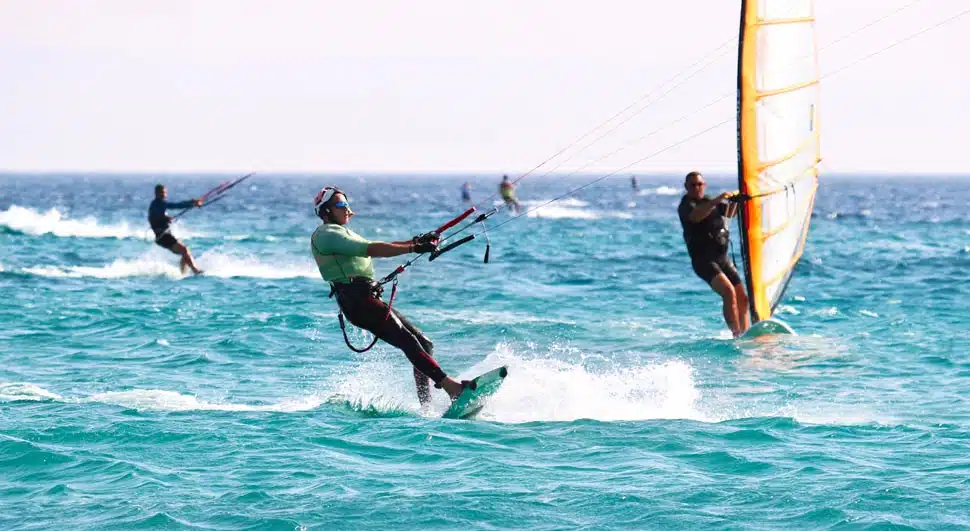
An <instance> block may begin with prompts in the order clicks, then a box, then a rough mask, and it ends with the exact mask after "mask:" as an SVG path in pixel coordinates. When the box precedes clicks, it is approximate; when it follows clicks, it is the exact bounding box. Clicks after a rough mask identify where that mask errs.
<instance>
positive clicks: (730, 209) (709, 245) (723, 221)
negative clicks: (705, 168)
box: [677, 171, 751, 337]
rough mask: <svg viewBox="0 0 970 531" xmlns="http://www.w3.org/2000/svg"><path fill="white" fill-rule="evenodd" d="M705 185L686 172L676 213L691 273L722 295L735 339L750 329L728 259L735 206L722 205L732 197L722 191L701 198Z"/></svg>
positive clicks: (738, 280)
mask: <svg viewBox="0 0 970 531" xmlns="http://www.w3.org/2000/svg"><path fill="white" fill-rule="evenodd" d="M706 186H707V183H706V182H705V181H704V176H703V175H701V174H700V172H696V171H692V172H690V173H688V174H687V177H686V178H685V179H684V188H685V189H686V190H687V193H686V194H684V197H683V198H682V199H681V200H680V206H678V207H677V212H678V214H679V215H680V224H681V227H683V229H684V241H685V242H686V243H687V252H688V254H690V260H691V265H692V266H693V268H694V272H695V273H697V276H699V277H701V278H702V279H703V280H704V282H707V283H708V284H709V285H710V286H711V288H712V289H713V290H714V292H715V293H717V294H718V295H720V296H721V300H722V302H723V312H724V322H725V323H727V325H728V328H730V329H731V333H732V334H734V337H738V336H740V335H741V334H743V333H744V332H745V331H746V330H747V329H748V328H750V326H751V319H750V318H749V316H748V296H747V294H746V293H745V291H744V284H743V283H742V282H741V276H740V275H738V270H737V268H736V267H735V265H734V261H733V260H731V257H730V256H728V243H729V241H730V240H729V239H730V232H729V231H728V222H727V219H728V218H732V217H734V216H735V215H736V214H737V209H738V205H737V203H730V204H726V203H725V202H724V201H725V200H726V199H729V198H730V197H731V196H732V195H733V193H732V192H724V193H722V194H720V195H718V196H717V197H715V198H713V199H712V198H711V197H710V196H706V195H704V189H705V187H706Z"/></svg>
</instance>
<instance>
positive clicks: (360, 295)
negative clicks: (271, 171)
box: [310, 186, 463, 406]
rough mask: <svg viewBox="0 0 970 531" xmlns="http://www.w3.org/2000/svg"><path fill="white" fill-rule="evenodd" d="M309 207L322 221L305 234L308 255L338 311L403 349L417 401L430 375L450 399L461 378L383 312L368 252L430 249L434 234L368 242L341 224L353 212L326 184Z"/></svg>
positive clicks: (405, 325) (427, 398) (396, 315)
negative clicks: (446, 370) (411, 368)
mask: <svg viewBox="0 0 970 531" xmlns="http://www.w3.org/2000/svg"><path fill="white" fill-rule="evenodd" d="M313 210H314V212H315V213H316V215H317V217H319V218H320V219H321V220H323V224H321V225H320V226H319V227H317V230H315V231H314V232H313V235H312V236H311V237H310V249H311V252H312V253H313V259H314V260H315V261H316V263H317V267H318V268H319V269H320V275H321V276H322V277H323V279H324V280H326V281H327V282H329V283H330V287H331V290H332V291H331V295H336V297H337V304H338V305H339V306H340V309H341V311H342V312H343V314H344V315H346V316H347V318H348V319H349V320H350V322H351V323H353V324H354V325H355V326H358V327H360V328H363V329H365V330H367V331H369V332H370V333H372V334H374V335H375V336H376V337H378V338H380V339H382V340H383V341H385V342H386V343H389V344H391V345H392V346H394V347H397V348H398V349H400V350H402V351H404V355H405V356H407V358H408V359H409V360H410V361H411V364H412V365H414V383H415V385H416V386H417V391H418V400H419V401H420V402H421V405H422V406H426V405H428V404H429V403H430V402H431V389H430V386H429V385H428V379H429V378H430V379H431V380H432V381H434V383H435V387H438V388H442V389H444V390H445V392H447V393H448V396H450V397H451V398H456V397H457V396H458V395H459V394H461V391H462V389H463V386H462V383H461V382H458V381H456V380H454V379H453V378H450V377H449V376H447V375H446V374H445V373H444V371H442V370H441V368H440V367H439V366H438V363H437V362H435V360H434V358H433V357H432V351H433V349H434V345H433V344H432V343H431V340H430V339H428V338H427V337H425V335H424V334H423V333H421V331H420V330H419V329H418V328H417V327H416V326H414V325H413V324H411V322H410V321H408V320H407V318H405V317H404V315H403V314H401V312H399V311H398V310H397V308H392V309H391V310H390V311H388V306H387V304H385V303H384V301H383V300H381V292H382V290H383V289H382V287H381V286H380V284H378V283H377V282H376V281H375V280H374V265H373V263H372V260H371V257H375V256H376V257H378V258H387V257H392V256H400V255H404V254H408V253H430V252H432V251H435V250H436V249H437V248H438V239H437V238H438V236H437V234H435V233H429V234H428V235H422V236H415V237H414V238H413V239H411V240H407V241H400V242H378V241H369V240H366V239H364V238H363V237H361V236H360V235H358V234H357V233H355V232H354V231H352V230H350V229H349V228H347V224H348V223H349V222H350V218H351V217H353V215H354V212H353V211H352V210H351V209H350V203H349V202H348V199H347V196H346V195H345V194H344V193H343V192H342V191H340V190H339V189H337V188H335V187H331V186H328V187H326V188H324V189H322V190H320V192H319V193H318V194H317V196H316V197H315V198H314V200H313Z"/></svg>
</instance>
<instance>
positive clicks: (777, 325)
mask: <svg viewBox="0 0 970 531" xmlns="http://www.w3.org/2000/svg"><path fill="white" fill-rule="evenodd" d="M778 335H793V336H795V335H798V334H796V333H795V331H794V330H792V329H791V327H790V326H788V325H787V324H785V323H783V322H781V321H779V320H778V319H775V318H771V319H765V320H763V321H758V322H757V323H755V324H753V325H751V328H749V329H748V331H747V332H745V333H744V334H742V335H741V338H740V339H752V338H755V337H761V336H778Z"/></svg>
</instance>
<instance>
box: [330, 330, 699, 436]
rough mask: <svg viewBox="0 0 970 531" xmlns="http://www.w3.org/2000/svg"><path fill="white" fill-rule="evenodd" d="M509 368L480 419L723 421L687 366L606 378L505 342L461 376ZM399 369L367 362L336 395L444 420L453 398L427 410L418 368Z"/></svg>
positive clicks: (440, 396)
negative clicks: (701, 401)
mask: <svg viewBox="0 0 970 531" xmlns="http://www.w3.org/2000/svg"><path fill="white" fill-rule="evenodd" d="M502 365H507V366H508V367H509V378H508V380H507V381H506V382H505V384H504V385H503V387H502V388H501V389H500V390H499V391H498V392H497V393H496V394H495V395H494V396H493V397H492V398H491V399H490V400H489V402H488V405H487V406H486V407H485V409H484V410H483V411H482V413H480V414H479V415H478V418H479V419H481V420H490V421H495V422H506V423H523V422H536V421H556V422H565V421H573V420H578V419H594V420H602V421H617V420H650V419H693V420H700V421H714V420H717V419H712V418H710V417H708V416H705V415H704V414H702V413H700V412H699V411H698V410H697V408H696V407H695V402H696V401H697V400H698V398H699V397H700V393H699V392H698V390H697V388H696V386H695V384H694V375H693V369H692V368H691V366H690V365H689V364H687V363H686V362H683V361H666V362H662V363H648V364H645V365H642V366H636V367H629V368H624V369H616V370H612V371H608V372H603V373H599V372H592V371H590V370H589V369H588V368H587V367H585V366H584V365H582V364H580V363H571V362H567V361H562V360H558V359H553V358H552V357H551V356H550V357H549V358H542V357H526V356H521V355H519V354H516V353H515V352H514V351H513V350H512V349H511V348H510V347H509V346H507V345H504V344H500V345H499V346H497V347H496V350H495V351H494V352H492V353H491V354H489V356H487V357H486V358H485V359H484V360H483V361H482V362H480V363H478V364H476V365H475V366H473V367H471V368H469V369H468V370H465V371H462V372H461V373H460V375H454V376H455V377H456V378H472V377H474V376H477V375H479V374H481V373H483V372H486V371H488V370H490V369H494V368H496V367H499V366H502ZM395 367H398V369H395ZM399 368H400V366H399V364H395V363H393V362H391V361H388V360H369V361H364V362H361V363H360V364H359V365H358V366H356V367H355V368H353V369H351V370H350V371H349V373H345V374H341V375H340V376H339V378H337V379H336V380H335V381H334V382H333V386H332V388H331V389H329V390H328V392H329V393H331V394H332V395H333V396H340V397H343V400H345V401H346V402H347V403H348V404H354V405H356V408H355V409H360V410H365V411H371V410H375V409H376V411H379V412H381V411H382V412H386V413H387V414H388V415H395V414H398V413H399V412H400V411H402V410H406V409H410V410H412V411H415V412H416V413H420V414H423V415H426V416H430V417H439V416H441V415H442V414H443V413H444V411H445V410H446V409H447V408H448V405H449V403H448V399H447V397H446V396H445V394H444V393H442V392H435V393H433V396H432V404H431V406H430V408H428V409H425V410H423V411H422V410H421V409H420V408H419V406H418V403H417V397H416V396H415V392H414V380H413V379H412V378H410V371H404V370H399ZM389 375H396V376H395V377H390V376H389Z"/></svg>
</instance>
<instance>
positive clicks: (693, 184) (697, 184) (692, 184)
mask: <svg viewBox="0 0 970 531" xmlns="http://www.w3.org/2000/svg"><path fill="white" fill-rule="evenodd" d="M705 184H707V183H690V184H689V185H687V186H693V187H697V186H704V185H705Z"/></svg>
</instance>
